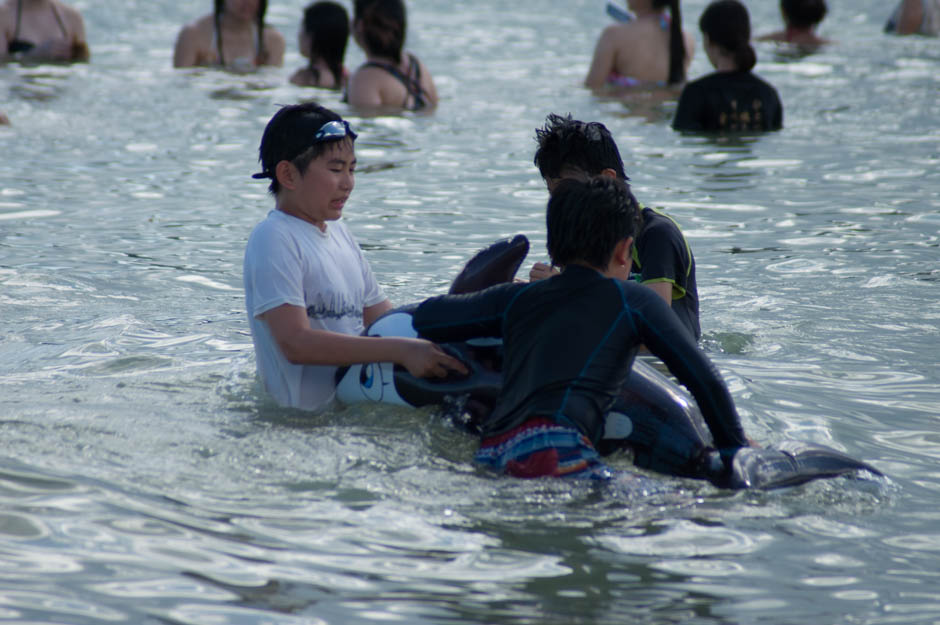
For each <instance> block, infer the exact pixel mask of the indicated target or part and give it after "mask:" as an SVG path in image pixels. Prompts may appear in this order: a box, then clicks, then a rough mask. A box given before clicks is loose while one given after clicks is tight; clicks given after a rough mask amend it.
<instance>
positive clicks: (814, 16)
mask: <svg viewBox="0 0 940 625" xmlns="http://www.w3.org/2000/svg"><path fill="white" fill-rule="evenodd" d="M827 10H828V7H827V6H826V0H780V12H781V13H783V18H784V19H785V20H786V22H787V24H788V25H789V26H793V27H795V28H812V27H813V26H815V25H816V24H818V23H819V22H821V21H823V18H824V17H826V12H827Z"/></svg>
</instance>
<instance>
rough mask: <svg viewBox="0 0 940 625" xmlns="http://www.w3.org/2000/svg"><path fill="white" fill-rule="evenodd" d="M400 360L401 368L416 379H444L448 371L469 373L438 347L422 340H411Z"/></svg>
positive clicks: (462, 365)
mask: <svg viewBox="0 0 940 625" xmlns="http://www.w3.org/2000/svg"><path fill="white" fill-rule="evenodd" d="M404 356H405V357H404V358H403V359H402V362H401V364H402V366H404V367H405V368H406V369H408V373H410V374H411V375H413V376H415V377H418V378H444V377H447V374H448V373H449V372H450V371H456V372H457V373H460V374H461V375H466V374H467V373H469V370H468V369H467V366H466V365H465V364H463V363H462V362H461V361H460V360H458V359H457V358H454V357H453V356H451V355H450V354H448V353H447V352H445V351H444V350H443V349H442V348H441V347H440V346H439V345H437V344H435V343H432V342H431V341H426V340H424V339H411V340H410V341H409V347H408V349H407V350H406V353H405V355H404Z"/></svg>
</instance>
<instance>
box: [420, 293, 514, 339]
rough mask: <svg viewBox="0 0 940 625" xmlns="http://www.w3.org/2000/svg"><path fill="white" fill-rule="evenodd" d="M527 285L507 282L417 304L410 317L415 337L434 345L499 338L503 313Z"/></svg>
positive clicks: (442, 296)
mask: <svg viewBox="0 0 940 625" xmlns="http://www.w3.org/2000/svg"><path fill="white" fill-rule="evenodd" d="M529 286H531V283H519V282H507V283H505V284H498V285H496V286H491V287H489V288H488V289H484V290H482V291H477V292H475V293H467V294H465V295H439V296H437V297H432V298H430V299H427V300H425V301H424V302H422V303H421V305H420V306H418V308H417V309H416V310H415V311H414V313H413V314H412V317H411V325H412V327H414V329H415V330H417V332H418V334H420V335H421V336H425V337H427V338H429V339H431V340H434V341H442V342H452V341H466V340H468V339H472V338H477V337H484V336H485V337H501V336H502V331H503V327H502V326H503V318H504V315H505V312H506V309H507V308H508V307H509V304H510V303H511V302H512V301H513V299H514V298H515V297H516V295H518V293H519V292H520V291H521V290H524V289H527V288H529Z"/></svg>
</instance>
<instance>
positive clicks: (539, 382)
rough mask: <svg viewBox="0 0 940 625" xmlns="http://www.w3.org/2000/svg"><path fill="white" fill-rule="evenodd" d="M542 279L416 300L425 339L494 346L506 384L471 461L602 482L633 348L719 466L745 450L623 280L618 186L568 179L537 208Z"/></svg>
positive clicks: (623, 207) (675, 343)
mask: <svg viewBox="0 0 940 625" xmlns="http://www.w3.org/2000/svg"><path fill="white" fill-rule="evenodd" d="M545 222H546V230H547V248H548V253H549V256H550V257H551V259H552V263H553V264H555V265H558V266H561V267H563V270H562V271H561V273H560V274H558V275H555V276H552V277H551V278H548V279H546V280H539V281H536V282H529V283H519V282H509V283H504V284H498V285H495V286H492V287H490V288H488V289H484V290H482V291H477V292H474V293H470V294H465V295H442V296H438V297H434V298H431V299H428V300H425V301H424V302H423V303H421V304H420V305H419V306H418V307H417V309H416V310H415V312H414V314H413V317H412V325H413V326H414V329H415V330H417V331H418V335H419V336H421V337H423V338H426V339H429V340H433V341H440V342H451V341H466V340H470V339H472V338H477V337H494V338H502V340H503V354H504V356H503V386H502V388H501V390H500V392H499V395H498V397H497V399H496V405H495V407H494V409H493V411H492V413H491V414H489V415H488V416H486V417H485V418H484V419H483V420H482V423H481V424H480V425H481V428H482V441H481V442H480V447H479V449H478V451H477V453H476V460H477V462H479V463H481V464H483V465H485V466H487V467H489V468H491V469H494V470H496V471H498V472H500V473H504V474H508V475H512V476H515V477H523V478H535V477H576V478H592V479H599V480H605V481H606V480H611V479H614V478H617V477H620V476H627V477H629V476H630V475H631V474H628V473H614V472H613V471H611V470H610V469H609V468H608V467H607V466H606V465H605V464H604V463H603V462H602V461H601V459H600V456H599V453H598V452H597V448H596V446H597V444H598V442H599V441H600V440H601V437H602V435H603V432H604V427H605V422H606V415H607V412H608V411H609V410H610V408H611V406H612V405H613V404H614V401H615V400H616V398H617V396H618V395H619V393H620V389H621V388H622V386H623V384H624V382H625V381H626V379H627V377H628V376H629V375H630V371H631V368H632V367H633V362H634V359H635V358H636V354H637V351H638V349H639V346H640V345H641V344H643V345H646V346H647V347H648V348H649V350H650V351H651V352H652V353H653V354H654V355H655V356H657V357H658V358H660V359H661V360H662V361H663V362H664V363H665V364H666V366H667V367H668V369H669V371H670V372H671V373H672V374H673V375H674V376H676V378H677V379H678V381H679V382H680V383H681V384H683V385H685V386H686V387H687V388H688V389H689V391H690V392H691V393H692V395H693V397H694V398H695V400H696V402H697V403H698V405H699V407H700V408H701V411H702V415H703V416H704V418H705V422H706V423H707V425H708V428H709V430H710V431H711V434H712V437H713V439H714V441H715V446H716V447H717V448H718V450H719V452H720V453H721V457H722V459H723V460H724V463H725V466H726V468H730V463H731V459H732V458H733V456H734V453H735V452H736V451H737V450H738V449H740V448H741V447H745V446H748V445H749V441H748V439H747V437H746V436H745V434H744V430H743V428H742V427H741V423H740V419H739V418H738V414H737V411H736V409H735V407H734V402H733V401H732V398H731V394H730V393H729V391H728V388H727V386H726V385H725V383H724V381H723V380H722V378H721V375H720V374H719V373H718V370H717V369H716V368H715V365H714V364H712V363H711V361H709V359H708V358H707V356H706V355H705V354H704V353H703V352H702V350H701V349H699V347H698V346H697V345H696V344H695V340H694V339H693V338H692V336H691V335H690V334H689V333H688V332H687V331H686V328H685V327H684V326H683V325H682V323H681V322H680V321H679V319H678V318H677V317H676V316H675V315H674V314H672V313H671V312H670V310H669V307H668V306H667V305H666V304H665V303H664V302H663V301H662V299H661V298H659V297H658V296H657V295H656V294H655V293H654V292H653V291H651V290H650V289H647V288H645V287H642V286H640V285H638V284H636V283H635V282H633V281H630V280H629V279H628V278H629V276H630V270H631V264H632V253H631V248H632V245H633V240H634V236H635V234H636V230H635V229H636V227H637V224H638V223H639V222H640V219H639V207H638V206H637V202H636V199H635V198H634V197H633V195H632V193H630V189H629V187H628V186H627V184H626V183H625V182H623V181H622V180H619V179H616V178H611V177H609V176H600V177H597V178H593V179H590V180H586V181H579V180H571V179H566V180H562V181H560V182H559V183H558V185H557V187H556V188H555V189H554V192H553V193H552V195H551V197H550V199H549V201H548V207H547V210H546V218H545Z"/></svg>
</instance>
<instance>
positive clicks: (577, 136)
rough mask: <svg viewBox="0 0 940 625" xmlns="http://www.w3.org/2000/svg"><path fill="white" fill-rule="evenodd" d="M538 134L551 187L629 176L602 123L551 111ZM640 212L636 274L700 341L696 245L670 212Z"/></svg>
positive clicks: (542, 169)
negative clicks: (567, 181)
mask: <svg viewBox="0 0 940 625" xmlns="http://www.w3.org/2000/svg"><path fill="white" fill-rule="evenodd" d="M535 140H536V142H537V143H538V149H537V150H536V152H535V159H534V160H535V166H536V167H538V168H539V173H540V174H541V175H542V179H543V180H544V181H545V184H546V186H547V187H548V191H549V193H552V192H554V190H555V189H556V188H557V187H558V185H559V184H560V183H561V182H562V181H563V180H565V179H575V180H587V179H589V178H593V177H599V176H603V177H608V178H616V179H618V180H622V181H624V182H626V181H627V180H629V178H627V174H626V173H625V172H624V168H623V159H622V158H621V157H620V150H619V149H618V148H617V143H616V142H615V141H614V138H613V136H611V134H610V131H609V130H607V128H606V127H605V126H604V125H603V124H601V123H598V122H589V123H585V122H582V121H578V120H576V119H572V118H571V116H570V115H568V116H567V117H562V116H560V115H555V114H551V115H549V116H548V118H547V119H546V123H545V126H544V127H543V128H539V129H536V131H535ZM639 214H640V220H641V223H640V225H639V227H638V229H637V231H636V234H635V237H636V241H635V244H634V245H633V246H632V248H631V251H632V258H631V260H632V263H631V266H632V268H633V274H632V278H633V279H634V280H636V282H638V283H639V284H642V285H644V286H646V287H648V288H650V289H651V290H652V291H654V292H655V293H656V294H657V295H659V297H660V299H662V300H663V301H664V302H665V303H666V304H668V305H669V306H670V307H671V308H672V310H673V312H674V313H676V315H677V316H678V318H679V320H680V321H681V322H682V325H684V326H685V328H686V329H687V330H688V331H689V335H690V336H691V337H692V338H693V339H695V340H696V341H697V340H698V339H699V338H701V335H702V330H701V326H700V325H699V301H698V287H697V286H696V279H695V257H694V256H693V255H692V248H691V247H690V246H689V243H688V241H686V238H685V236H684V235H683V234H682V231H681V230H680V229H679V225H678V224H677V223H676V222H675V221H674V220H673V219H672V218H671V217H669V216H667V215H666V214H665V213H662V212H660V211H657V210H653V209H651V208H645V207H641V208H640V212H639ZM557 274H558V269H556V268H555V267H553V266H550V265H547V264H545V263H535V265H533V266H532V269H531V271H530V272H529V279H530V280H542V279H545V278H550V277H551V276H553V275H557Z"/></svg>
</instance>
